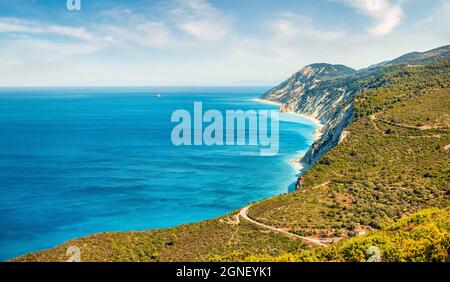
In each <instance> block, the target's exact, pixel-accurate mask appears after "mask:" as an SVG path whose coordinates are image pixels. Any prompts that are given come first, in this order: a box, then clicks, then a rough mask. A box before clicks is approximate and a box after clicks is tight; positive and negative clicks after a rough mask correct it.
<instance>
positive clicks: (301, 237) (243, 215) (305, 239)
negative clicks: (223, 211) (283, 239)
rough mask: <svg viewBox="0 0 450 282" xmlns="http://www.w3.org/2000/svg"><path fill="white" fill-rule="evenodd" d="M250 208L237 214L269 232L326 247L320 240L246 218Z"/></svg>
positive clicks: (247, 207)
mask: <svg viewBox="0 0 450 282" xmlns="http://www.w3.org/2000/svg"><path fill="white" fill-rule="evenodd" d="M251 206H252V205H250V206H246V207H245V208H243V209H241V211H240V212H239V215H240V216H241V217H242V218H243V219H245V220H247V221H249V222H251V223H253V224H255V225H258V226H261V227H263V228H266V229H270V230H273V231H276V232H280V233H283V234H286V235H288V236H291V237H294V238H298V239H302V240H304V241H307V242H309V243H312V244H315V245H318V246H322V247H326V246H328V245H326V244H324V243H322V242H320V240H317V239H312V238H308V237H303V236H300V235H297V234H295V233H291V232H289V231H286V230H283V229H280V228H277V227H274V226H270V225H266V224H264V223H261V222H258V221H256V220H254V219H252V218H250V217H249V216H248V210H249V209H250V207H251Z"/></svg>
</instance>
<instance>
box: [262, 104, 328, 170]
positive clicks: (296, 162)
mask: <svg viewBox="0 0 450 282" xmlns="http://www.w3.org/2000/svg"><path fill="white" fill-rule="evenodd" d="M253 101H255V102H259V103H266V104H271V105H275V106H279V107H280V108H281V106H283V103H279V102H274V101H269V100H264V99H260V98H255V99H253ZM280 113H285V114H291V115H296V116H298V117H301V118H304V119H306V120H308V121H310V122H311V123H312V124H314V125H315V126H317V129H315V130H314V132H313V134H314V141H313V144H314V143H315V142H317V141H318V140H319V139H320V138H321V137H322V134H323V131H322V130H323V127H324V125H323V124H322V123H321V122H320V121H319V120H318V119H315V118H313V117H311V116H308V115H304V114H300V113H296V112H293V111H288V112H281V111H280ZM306 152H307V151H304V152H302V153H301V154H298V155H296V156H295V157H294V158H292V159H290V160H289V161H288V162H289V165H290V166H291V167H292V168H293V169H294V171H296V172H297V173H298V174H299V176H300V175H302V174H303V173H305V168H306V165H305V164H304V163H302V159H303V157H304V156H305V154H306Z"/></svg>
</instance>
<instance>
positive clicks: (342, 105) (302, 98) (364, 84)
mask: <svg viewBox="0 0 450 282" xmlns="http://www.w3.org/2000/svg"><path fill="white" fill-rule="evenodd" d="M449 56H450V45H446V46H443V47H439V48H436V49H433V50H430V51H426V52H412V53H408V54H405V55H403V56H401V57H398V58H397V59H394V60H391V61H385V62H382V63H379V64H376V65H373V66H370V67H368V68H365V69H362V70H359V71H356V70H354V69H352V68H349V67H347V66H344V65H331V64H323V63H321V64H312V65H308V66H306V67H304V68H302V69H301V70H299V71H298V72H296V73H295V74H293V75H292V76H291V77H289V78H288V79H287V80H286V81H284V82H282V83H281V84H280V85H278V86H276V87H274V88H272V89H271V90H269V91H268V92H267V93H265V94H264V95H263V96H262V97H261V99H265V100H269V101H274V102H280V103H282V104H283V106H282V107H281V110H282V111H286V112H296V113H300V114H304V115H308V116H311V117H313V118H316V119H318V120H319V121H320V122H321V123H322V124H323V125H324V127H323V134H322V138H321V139H320V140H318V141H316V143H315V144H314V145H313V146H312V147H311V149H310V150H309V151H308V152H307V153H306V155H305V157H304V158H303V163H304V164H305V165H306V166H312V165H313V164H314V163H315V162H316V161H318V160H319V159H320V157H322V156H323V155H324V154H325V153H326V152H328V150H330V149H331V148H333V147H334V146H335V145H336V144H337V143H338V142H339V139H340V137H341V134H342V131H343V130H344V128H345V127H346V126H348V125H349V124H350V123H351V122H352V120H353V116H354V109H353V103H354V99H355V97H356V95H357V94H358V93H359V92H361V91H363V90H364V89H371V88H377V87H380V86H383V85H384V84H387V83H389V81H386V80H384V79H383V78H382V76H381V75H380V74H381V73H382V72H383V70H384V69H386V68H389V67H394V66H400V65H420V64H425V63H429V62H433V61H436V60H439V59H442V58H444V57H449Z"/></svg>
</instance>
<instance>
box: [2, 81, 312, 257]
mask: <svg viewBox="0 0 450 282" xmlns="http://www.w3.org/2000/svg"><path fill="white" fill-rule="evenodd" d="M265 90H267V89H262V88H197V89H195V88H187V89H182V88H172V89H157V90H155V89H143V88H130V89H125V88H123V89H119V88H114V89H107V88H105V89H100V88H92V89H74V88H71V89H2V90H0V148H1V150H0V192H1V195H2V197H1V198H0V260H5V259H9V258H12V257H15V256H18V255H22V254H25V253H27V252H31V251H36V250H41V249H46V248H50V247H53V246H55V245H57V244H59V243H61V242H64V241H67V240H69V239H72V238H75V237H80V236H85V235H89V234H92V233H95V232H101V231H125V230H144V229H151V228H157V227H170V226H174V225H178V224H182V223H189V222H195V221H200V220H204V219H210V218H213V217H217V216H219V215H222V214H225V213H227V212H231V211H233V210H236V209H238V208H240V207H242V206H244V205H246V204H248V203H250V202H252V201H256V200H259V199H262V198H266V197H269V196H273V195H277V194H281V193H285V192H288V190H289V189H290V188H289V187H292V184H293V183H294V182H295V180H296V173H297V172H296V171H295V170H294V169H293V168H292V167H291V165H290V164H289V160H290V159H292V158H294V157H295V156H297V155H298V154H299V153H301V152H302V151H304V150H306V149H307V148H308V147H309V146H310V144H312V140H313V130H314V129H315V127H314V125H312V124H311V123H309V122H308V121H307V120H303V119H301V118H299V117H296V116H293V115H289V114H282V116H281V118H280V119H281V123H280V149H279V154H278V155H276V156H271V157H269V156H266V157H261V156H260V155H259V149H260V148H259V147H255V146H181V147H176V146H174V145H173V144H172V142H171V138H170V136H171V130H172V128H173V127H174V126H175V124H174V123H171V121H170V119H171V115H172V112H173V111H175V110H177V109H187V110H190V111H192V110H193V103H194V101H201V102H203V107H204V108H205V109H204V110H207V109H212V108H213V109H218V110H220V111H222V112H224V111H225V110H233V109H242V110H248V109H253V110H262V109H276V107H274V106H271V105H268V104H263V103H257V102H254V101H252V99H253V98H256V97H258V96H260V95H261V94H262V93H263V92H264V91H265ZM154 91H158V93H161V94H162V97H160V98H157V97H155V96H154V93H155V92H154Z"/></svg>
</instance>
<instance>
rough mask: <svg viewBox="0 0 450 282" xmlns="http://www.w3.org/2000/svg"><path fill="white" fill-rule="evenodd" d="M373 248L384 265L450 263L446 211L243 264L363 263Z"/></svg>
mask: <svg viewBox="0 0 450 282" xmlns="http://www.w3.org/2000/svg"><path fill="white" fill-rule="evenodd" d="M374 247H375V248H377V249H378V250H379V255H380V256H379V258H378V260H379V261H384V262H450V208H446V209H436V208H435V209H427V210H423V211H420V212H417V213H414V214H412V215H410V216H408V217H405V218H402V219H400V220H398V221H397V222H395V223H393V224H390V225H388V226H386V227H385V228H383V229H381V230H374V231H371V232H370V233H368V234H367V235H364V236H361V237H357V238H352V239H349V240H346V241H342V242H339V243H336V244H334V245H333V246H330V247H327V248H325V247H321V248H313V249H310V250H305V251H300V252H298V253H286V254H283V255H279V256H276V257H272V256H249V257H247V258H246V259H245V261H252V262H255V261H287V262H289V261H291V262H292V261H294V262H295V261H299V262H317V261H334V262H366V261H368V260H370V259H371V258H372V260H373V259H374V255H375V256H376V253H377V252H378V250H377V249H375V250H373V248H374ZM371 248H372V250H373V251H371ZM220 259H221V260H227V258H226V257H223V258H220Z"/></svg>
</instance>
